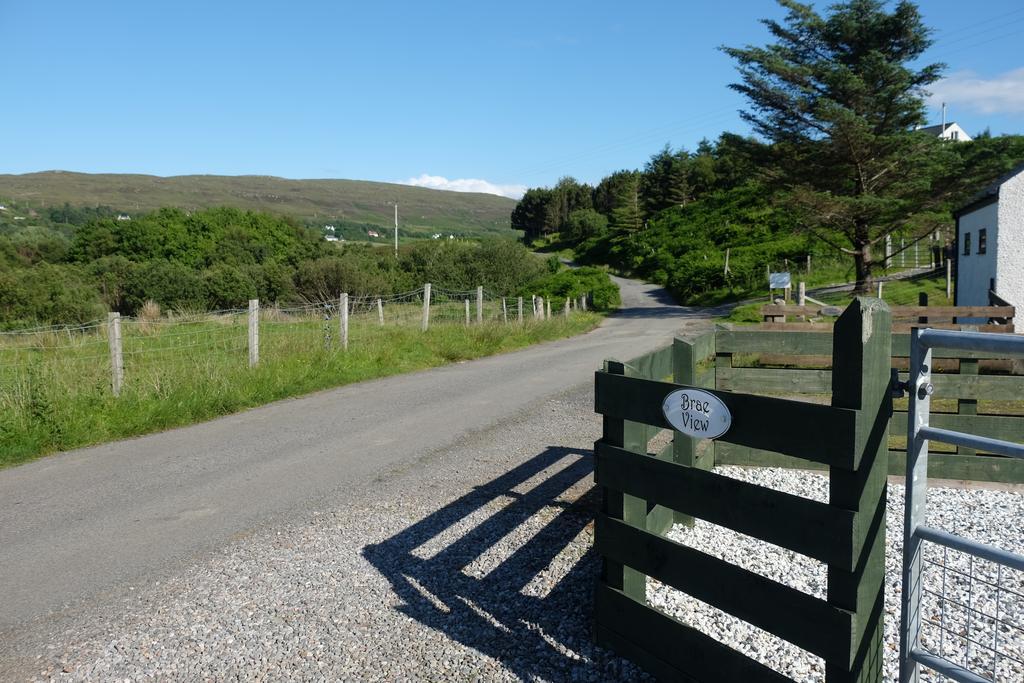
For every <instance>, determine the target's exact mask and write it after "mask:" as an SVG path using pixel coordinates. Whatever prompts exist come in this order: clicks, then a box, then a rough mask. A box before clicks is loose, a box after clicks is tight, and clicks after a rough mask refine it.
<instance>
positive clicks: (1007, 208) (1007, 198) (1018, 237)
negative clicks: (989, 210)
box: [989, 172, 1024, 313]
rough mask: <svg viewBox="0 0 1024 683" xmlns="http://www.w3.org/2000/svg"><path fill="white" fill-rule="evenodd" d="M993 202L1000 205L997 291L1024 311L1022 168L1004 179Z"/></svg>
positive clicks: (1019, 309) (1023, 183)
mask: <svg viewBox="0 0 1024 683" xmlns="http://www.w3.org/2000/svg"><path fill="white" fill-rule="evenodd" d="M996 206H998V207H999V240H998V241H999V248H998V250H997V253H998V275H996V293H997V294H999V296H1001V297H1003V298H1004V299H1006V300H1007V301H1009V302H1010V303H1011V304H1013V305H1014V306H1015V307H1016V308H1017V310H1018V311H1021V312H1022V313H1024V172H1021V173H1018V174H1017V175H1015V176H1014V177H1012V178H1010V179H1009V180H1007V181H1006V182H1005V183H1003V185H1002V186H1001V187H1000V188H999V202H998V204H996ZM989 239H990V240H991V239H992V238H991V237H990V238H989Z"/></svg>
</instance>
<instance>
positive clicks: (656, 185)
mask: <svg viewBox="0 0 1024 683" xmlns="http://www.w3.org/2000/svg"><path fill="white" fill-rule="evenodd" d="M688 158H689V154H687V153H686V151H685V150H680V151H678V152H673V151H672V148H671V147H669V146H668V145H665V147H664V148H662V150H661V151H660V152H658V153H657V154H654V155H653V156H651V158H650V161H648V162H647V165H646V166H645V167H644V171H643V175H642V176H641V181H640V196H641V202H642V204H643V209H644V213H645V215H646V216H648V217H650V216H654V215H655V214H657V213H658V212H659V211H664V210H665V209H667V208H669V207H670V206H681V205H683V204H685V203H686V202H688V201H689V200H690V188H689V183H688V182H687V178H686V171H687V168H686V166H687V161H688Z"/></svg>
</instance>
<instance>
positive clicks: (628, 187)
mask: <svg viewBox="0 0 1024 683" xmlns="http://www.w3.org/2000/svg"><path fill="white" fill-rule="evenodd" d="M643 223H644V216H643V207H642V206H641V204H640V174H639V173H631V174H630V175H629V176H626V177H624V178H623V182H622V184H621V185H620V187H619V191H618V194H617V195H616V197H615V208H614V209H612V220H611V224H612V227H613V228H614V229H616V230H620V231H623V232H636V231H638V230H639V229H640V228H641V227H643Z"/></svg>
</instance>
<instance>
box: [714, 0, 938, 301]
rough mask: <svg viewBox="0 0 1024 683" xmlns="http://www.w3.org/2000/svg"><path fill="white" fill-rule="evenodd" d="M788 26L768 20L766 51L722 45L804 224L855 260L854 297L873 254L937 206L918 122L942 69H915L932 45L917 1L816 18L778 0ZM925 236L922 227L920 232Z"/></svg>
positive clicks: (868, 0)
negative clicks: (772, 147) (770, 144)
mask: <svg viewBox="0 0 1024 683" xmlns="http://www.w3.org/2000/svg"><path fill="white" fill-rule="evenodd" d="M778 2H779V4H780V5H782V6H783V7H784V8H786V9H787V10H788V13H787V15H786V18H785V21H784V22H782V23H780V22H777V21H772V20H765V21H764V22H763V23H764V24H765V25H766V26H767V27H768V30H769V31H770V33H771V34H772V36H773V37H774V39H775V40H774V42H773V43H770V44H769V45H766V46H764V47H753V46H747V47H744V48H728V47H727V48H723V50H724V51H725V52H726V53H727V54H728V55H730V56H731V57H733V58H734V59H735V60H736V61H737V62H738V69H739V73H740V77H741V82H740V83H736V84H733V85H732V86H731V87H733V88H734V89H735V90H737V91H738V92H740V93H742V94H744V95H745V96H746V97H747V99H748V100H749V101H750V104H751V110H749V111H745V112H743V113H742V116H743V118H744V119H745V120H746V121H748V122H749V123H750V124H751V125H752V126H753V128H754V130H755V131H756V132H757V133H758V134H760V135H762V136H764V137H765V138H767V139H768V140H770V141H772V142H774V143H776V144H775V149H776V151H777V152H778V153H779V155H778V159H777V162H778V164H779V168H780V170H781V172H782V180H783V182H784V183H785V185H786V186H787V187H788V188H789V189H791V190H792V193H791V197H792V200H793V203H794V207H795V208H797V209H799V211H798V212H797V217H798V219H799V220H800V221H801V224H802V226H803V227H804V228H806V229H808V230H811V231H813V232H814V234H816V235H818V236H819V237H820V238H821V239H823V240H825V241H827V242H828V243H830V244H832V245H833V246H835V247H837V248H839V249H841V250H842V251H843V252H845V253H848V254H851V255H852V256H853V258H854V262H855V267H856V277H857V291H859V292H866V291H868V289H869V287H870V279H871V271H872V267H873V265H874V264H873V261H872V255H871V251H872V247H874V246H875V245H876V244H877V243H878V242H880V241H882V240H884V239H885V235H886V234H889V233H890V232H893V231H895V230H903V229H907V228H908V226H913V225H914V224H915V220H919V219H920V216H921V215H922V211H926V210H927V209H929V208H930V207H936V206H938V205H939V203H940V202H941V201H942V200H943V199H944V197H942V196H940V195H939V194H938V193H937V192H936V190H935V189H933V188H932V187H931V183H930V180H929V178H930V174H931V172H932V169H933V165H934V164H935V163H936V161H937V156H939V155H941V154H942V152H941V150H940V148H939V146H938V141H936V140H934V139H932V138H929V137H928V136H925V135H924V134H914V133H913V132H912V131H913V129H914V127H915V126H917V125H919V124H923V123H925V110H924V103H923V97H924V95H925V94H926V93H925V88H926V87H927V86H928V85H929V84H931V83H933V82H935V81H936V80H937V79H938V78H939V76H940V74H941V72H942V69H943V68H944V65H942V64H929V65H925V66H921V67H916V66H912V64H913V63H914V62H915V61H916V60H917V59H918V58H919V57H920V56H921V55H922V54H923V53H924V51H925V50H926V49H927V48H928V46H929V45H931V39H930V34H931V31H930V30H929V29H928V28H927V27H926V26H925V25H924V24H923V22H922V21H921V16H920V13H919V12H918V9H917V6H916V5H915V4H914V3H912V2H909V1H907V0H903V1H901V2H898V3H897V4H896V5H895V7H894V8H893V10H892V11H891V12H889V11H886V8H885V4H884V3H883V2H880V1H879V0H848V1H847V2H844V3H842V4H838V5H834V6H832V7H831V14H829V15H828V16H825V17H823V16H821V15H819V14H818V13H816V12H815V11H814V9H813V8H812V7H811V6H810V5H808V4H804V3H800V2H796V0H778ZM916 227H917V228H918V229H922V226H919V225H918V226H916Z"/></svg>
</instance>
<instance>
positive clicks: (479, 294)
mask: <svg viewBox="0 0 1024 683" xmlns="http://www.w3.org/2000/svg"><path fill="white" fill-rule="evenodd" d="M483 322H484V288H483V287H479V286H478V287H477V288H476V324H477V325H482V324H483Z"/></svg>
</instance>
